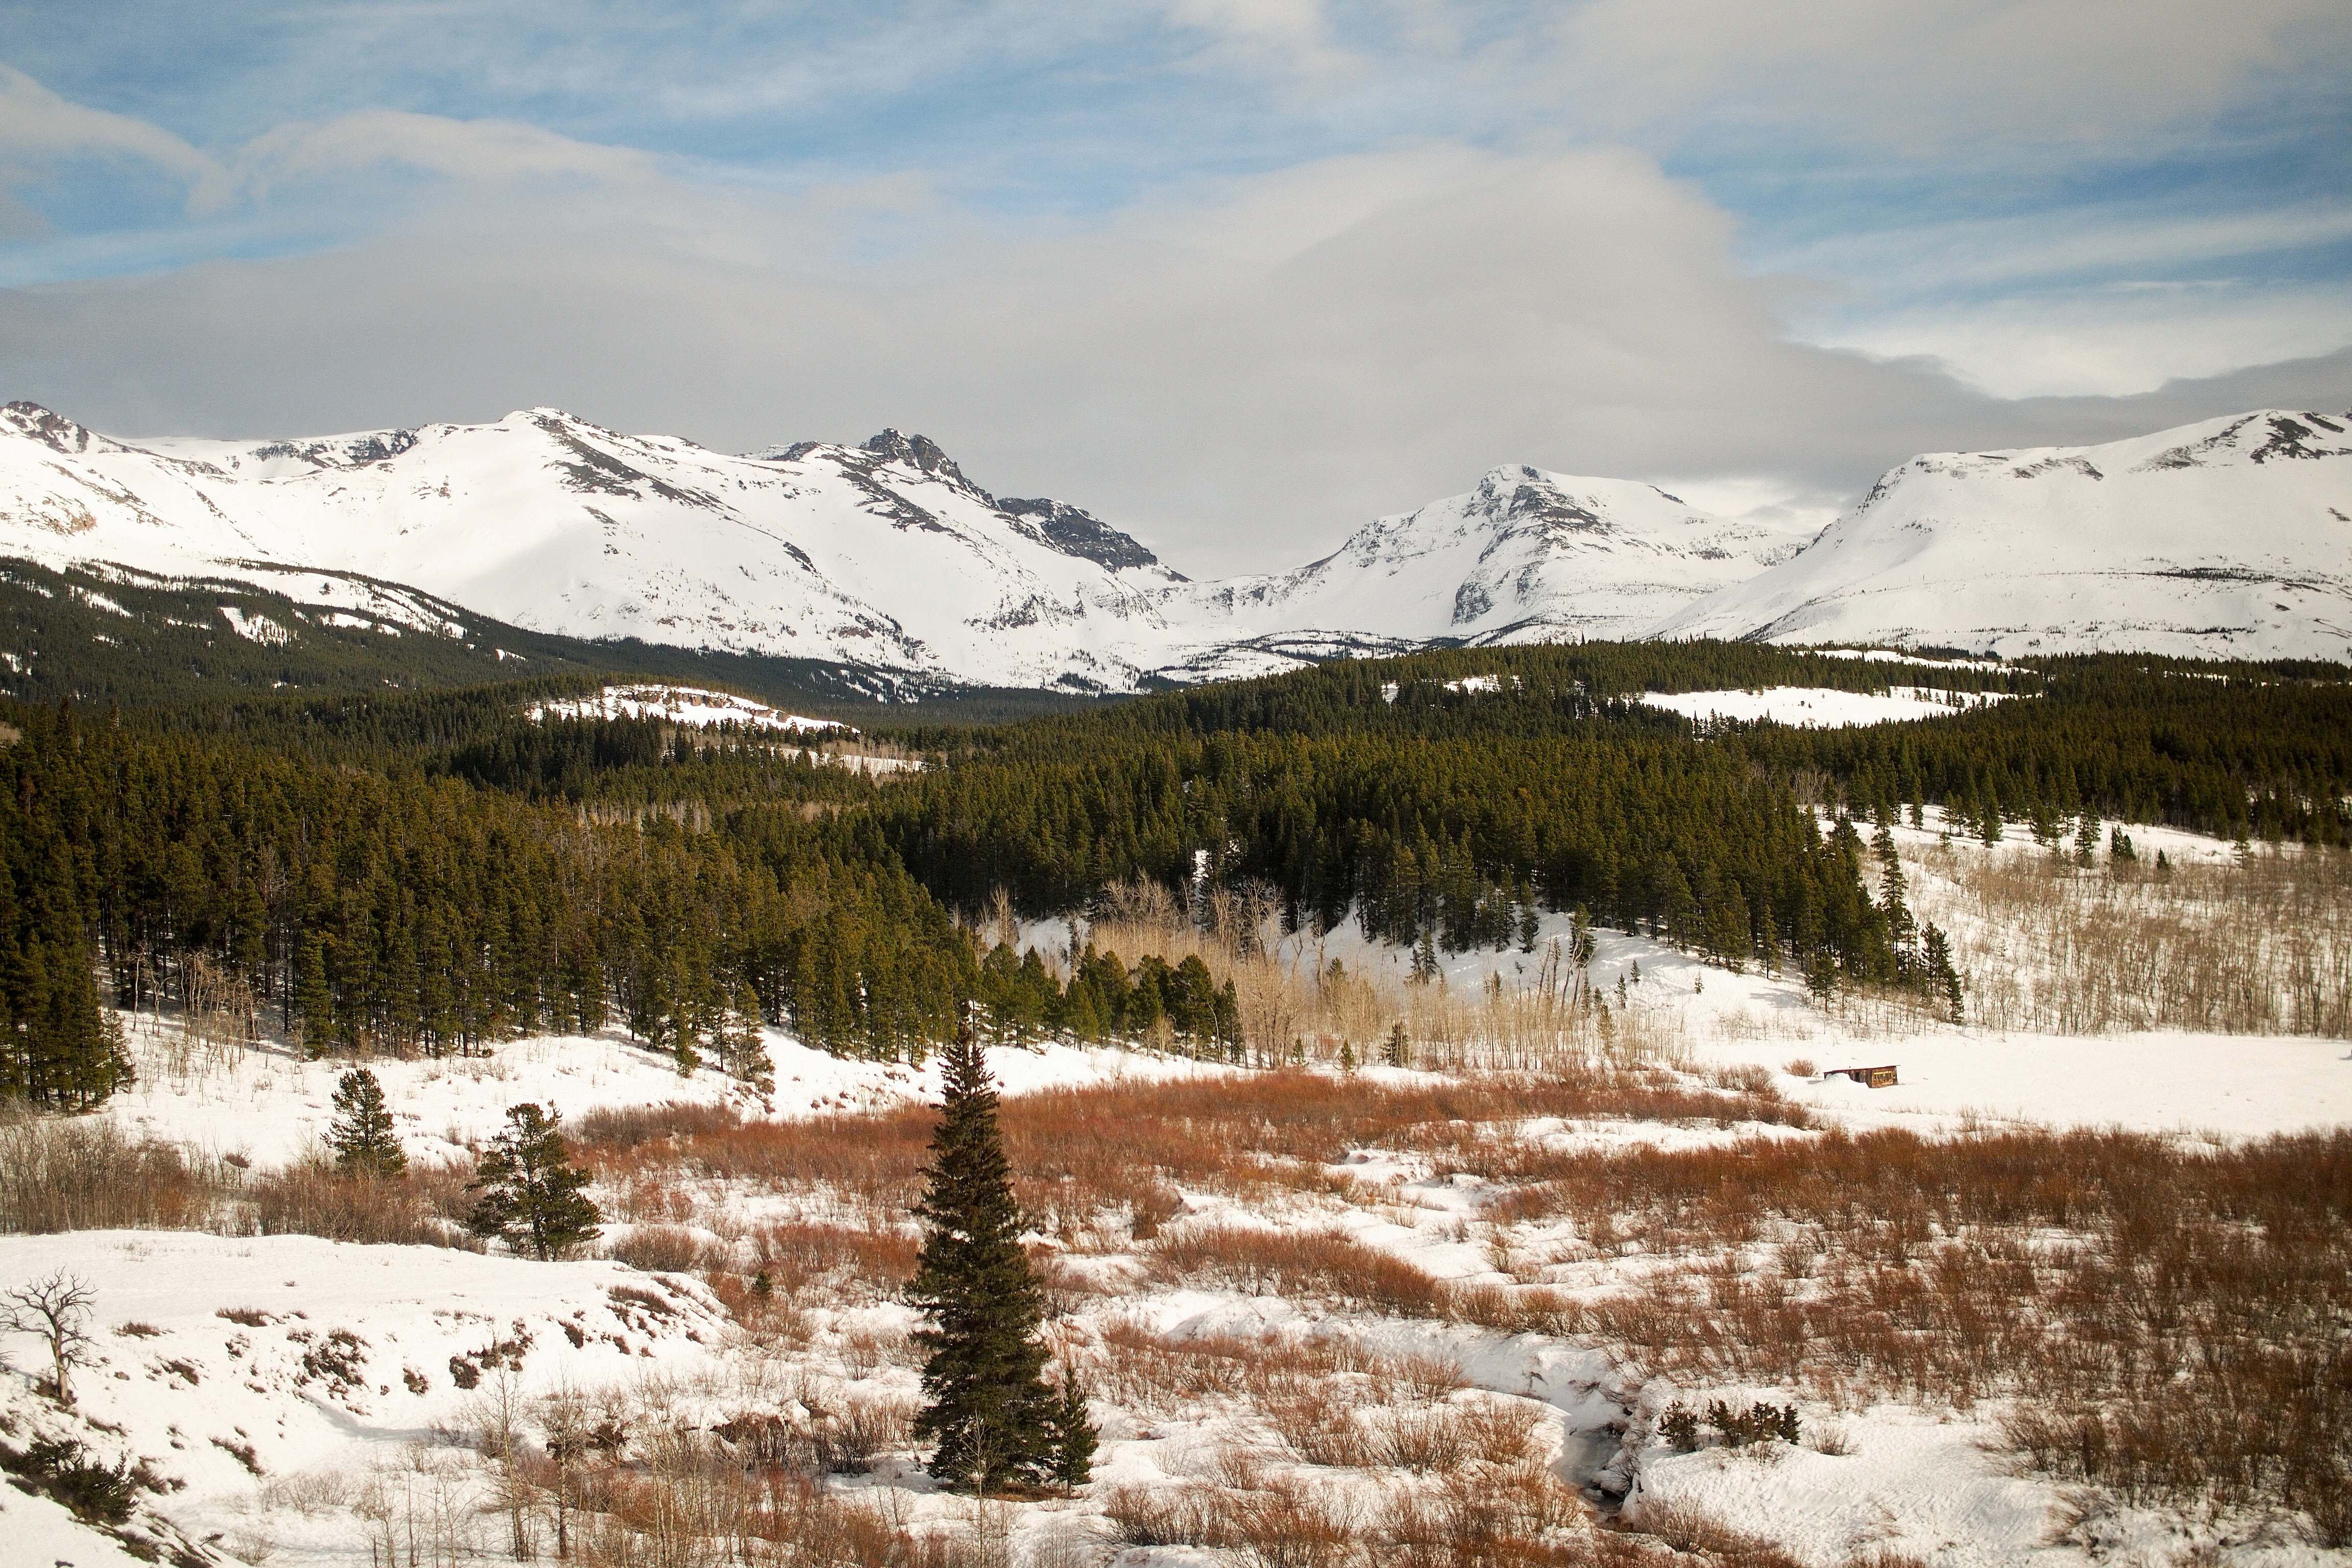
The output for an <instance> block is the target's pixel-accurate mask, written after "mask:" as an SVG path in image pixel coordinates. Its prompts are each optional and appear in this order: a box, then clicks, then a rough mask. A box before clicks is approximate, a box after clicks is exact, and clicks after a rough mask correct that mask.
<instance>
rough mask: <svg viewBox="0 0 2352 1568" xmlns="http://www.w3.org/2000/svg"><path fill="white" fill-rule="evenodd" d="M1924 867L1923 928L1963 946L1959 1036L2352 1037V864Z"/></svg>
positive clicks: (2292, 854)
mask: <svg viewBox="0 0 2352 1568" xmlns="http://www.w3.org/2000/svg"><path fill="white" fill-rule="evenodd" d="M1921 867H1922V868H1923V869H1924V870H1925V871H1926V872H1927V875H1926V876H1924V877H1921V878H1918V879H1916V887H1915V889H1914V892H1915V901H1916V903H1917V905H1918V908H1919V912H1920V914H1921V916H1922V917H1923V918H1926V919H1930V920H1934V921H1938V922H1940V923H1943V924H1946V925H1949V926H1954V927H1957V928H1959V929H1962V930H1965V931H1969V932H1970V933H1972V934H1970V935H1969V937H1968V939H1967V940H1966V941H1965V942H1964V943H1963V947H1962V952H1961V955H1960V961H1961V966H1962V968H1963V969H1964V970H1965V971H1966V972H1967V976H1968V984H1969V1003H1968V1006H1969V1019H1970V1021H1971V1022H1974V1023H1979V1024H1984V1025H1987V1026H1990V1027H1993V1028H1998V1029H2031V1030H2037V1031H2045V1032H2049V1033H2053V1034H2063V1035H2085V1034H2099V1033H2105V1032H2109V1031H2114V1030H2123V1029H2198V1030H2211V1031H2215V1032H2219V1033H2223V1034H2267V1035H2325V1036H2329V1037H2335V1038H2338V1039H2341V1038H2345V1037H2352V853H2347V852H2346V851H2344V850H2341V849H2328V848H2323V847H2303V848H2297V849H2288V850H2277V851H2266V852H2262V853H2255V854H2249V855H2246V856H2243V857H2242V858H2240V860H2239V861H2238V862H2237V863H2235V864H2227V865H2211V864H2202V863H2199V864H2184V865H2179V866H2172V867H2168V868H2166V869H2164V870H2162V871H2158V869H2156V868H2155V867H2154V866H2153V865H2152V864H2151V863H2149V862H2147V861H2144V860H2131V861H2122V862H2117V861H2114V860H2109V861H2108V862H2106V863H2105V864H2104V865H2102V866H2100V867H2099V868H2095V869H2092V868H2082V867H2078V866H2076V865H2074V863H2073V862H2072V861H2070V860H2068V859H2067V858H2064V857H2063V856H2061V855H2056V854H2052V855H2047V856H2034V855H2000V856H1987V855H1980V854H1976V853H1973V852H1971V853H1966V854H1963V853H1960V852H1957V851H1955V850H1953V849H1950V848H1948V847H1933V848H1930V849H1929V850H1928V851H1927V855H1926V856H1925V857H1924V858H1923V859H1922V861H1921ZM1956 917H1957V918H1956Z"/></svg>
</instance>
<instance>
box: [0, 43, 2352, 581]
mask: <svg viewBox="0 0 2352 1568" xmlns="http://www.w3.org/2000/svg"><path fill="white" fill-rule="evenodd" d="M2347 84H2352V6H2347V5H2344V4H2343V0H2236V3H2234V4H2231V5H2220V4H2217V3H2215V0H2031V3H2011V0H1904V3H1903V4H1899V5H1897V4H1890V3H1888V0H1805V3H1792V0H1556V3H1553V4H1527V5H1521V4H1507V3H1497V4H1478V3H1469V0H1465V3H1456V0H1360V3H1359V4H1353V5H1339V4H1327V3H1325V0H1065V3H1061V4H1037V3H1031V0H956V3H947V0H912V3H903V4H902V3H894V0H865V3H862V4H859V5H842V4H833V5H824V4H800V3H793V0H707V3H704V4H699V5H690V6H689V5H675V4H651V3H644V0H502V3H499V4H478V3H472V0H216V3H215V4H213V5H204V6H192V5H185V4H182V3H179V0H91V4H89V5H79V6H61V5H55V4H29V3H22V0H0V399H7V398H16V397H22V398H28V399H31V400H33V401H36V402H39V403H42V404H45V405H48V406H50V407H53V408H56V409H58V411H59V412H62V413H65V414H68V415H69V416H73V417H75V418H77V419H79V420H81V421H82V422H83V423H85V424H87V425H89V426H93V427H95V428H98V429H100V430H105V431H109V432H110V433H114V434H119V435H125V436H141V435H166V434H194V435H209V436H220V437H238V436H289V435H298V434H300V435H310V434H325V433H330V432H336V431H343V430H355V429H368V428H379V427H383V426H396V425H415V424H420V423H425V422H431V421H438V420H455V421H467V420H481V419H492V418H496V417H498V416H500V415H502V414H504V413H506V412H508V411H509V410H510V409H514V408H519V407H529V406H538V405H555V406H561V407H563V408H567V409H570V410H571V411H572V412H574V413H577V414H580V415H582V416H586V417H588V418H590V419H593V420H595V421H598V422H600V423H602V424H604V425H608V426H614V427H615V428H620V429H626V430H631V431H636V432H645V433H652V432H658V433H662V434H667V435H677V436H683V437H689V438H691V439H693V440H696V441H699V442H702V443H704V444H705V445H708V446H711V447H721V448H725V449H730V450H743V449H751V448H755V447H763V446H768V445H771V444H774V443H780V442H786V441H793V440H799V439H822V440H852V441H854V440H858V439H862V438H863V437H866V436H867V435H870V434H871V433H873V432H874V431H875V430H877V429H879V428H881V427H882V426H898V427H900V428H902V429H906V430H909V431H921V432H923V433H925V434H928V435H929V436H931V437H933V438H935V439H936V440H938V441H939V442H940V444H941V445H942V446H943V447H946V448H947V450H948V451H949V452H950V453H951V454H952V455H954V456H955V457H956V458H958V459H959V461H960V462H961V465H962V467H963V468H964V469H965V471H966V472H967V473H969V474H971V476H972V477H973V478H974V479H976V480H978V481H979V482H980V483H982V484H984V485H987V486H988V487H990V488H992V489H995V490H997V491H998V492H999V493H1003V494H1012V495H1051V496H1055V497H1056V498H1059V499H1062V500H1068V501H1070V502H1073V503H1075V504H1077V505H1080V506H1085V507H1087V508H1089V509H1090V510H1094V511H1096V512H1097V514H1099V515H1101V516H1103V517H1105V518H1107V519H1109V520H1110V521H1114V522H1116V523H1118V524H1119V525H1120V526H1123V527H1126V528H1128V529H1129V530H1130V531H1133V532H1135V533H1136V534H1138V535H1139V537H1141V538H1143V539H1144V540H1146V541H1147V542H1150V543H1151V544H1152V545H1153V546H1154V547H1155V548H1157V549H1159V550H1160V552H1161V553H1162V554H1163V555H1164V556H1165V557H1167V558H1168V559H1169V560H1170V562H1171V564H1174V565H1176V566H1178V567H1179V568H1180V569H1181V570H1184V571H1187V572H1190V573H1192V574H1195V575H1209V574H1225V573H1232V572H1242V571H1257V570H1272V569H1276V568H1280V567H1285V566H1288V565H1293V564H1296V563H1298V562H1300V561H1303V560H1305V559H1307V558H1309V557H1311V556H1313V555H1316V554H1319V553H1321V552H1324V551H1326V550H1328V549H1329V548H1330V547H1331V546H1332V545H1334V544H1335V543H1336V542H1338V541H1339V539H1340V538H1341V537H1342V536H1344V535H1345V534H1346V533H1347V532H1348V531H1349V530H1351V529H1352V528H1354V527H1355V526H1357V525H1358V524H1360V523H1361V522H1362V521H1365V520H1367V519H1369V518H1370V517H1372V516H1375V515H1379V514H1382V513H1388V512H1395V511H1401V510H1409V509H1411V508H1412V507H1416V506H1419V505H1421V504H1423V503H1424V502H1426V501H1428V500H1433V499H1435V498H1437V497H1440V496H1444V495H1450V494H1456V493H1460V492H1462V491H1464V490H1466V489H1470V488H1472V487H1473V486H1474V485H1475V483H1476V481H1477V479H1478V477H1479V476H1480V475H1481V474H1482V473H1483V472H1485V471H1486V469H1488V468H1493V467H1496V466H1497V465H1501V464H1516V463H1531V464H1534V465H1536V466H1538V467H1540V468H1550V469H1555V470H1559V471H1562V472H1567V473H1584V474H1601V475H1612V476H1620V477H1626V478H1633V479H1645V480H1649V481H1651V482H1654V483H1658V484H1661V485H1664V487H1666V488H1667V489H1672V490H1674V491H1675V493H1676V494H1677V495H1681V496H1684V497H1685V498H1686V499H1688V500H1692V501H1694V502H1695V503H1696V504H1699V505H1702V506H1707V507H1711V508H1714V509H1716V510H1722V511H1725V512H1727V513H1730V514H1733V515H1752V516H1757V517H1759V518H1761V517H1780V518H1788V519H1801V520H1808V521H1810V520H1813V519H1818V520H1820V521H1828V519H1829V518H1830V517H1832V516H1833V515H1834V514H1835V511H1836V510H1838V509H1839V508H1840V507H1842V506H1843V505H1845V504H1847V503H1849V502H1850V501H1851V500H1853V499H1854V498H1855V497H1856V496H1857V495H1858V494H1859V493H1860V492H1862V491H1863V490H1864V489H1866V488H1867V486H1868V485H1869V483H1870V481H1871V479H1873V478H1874V476H1875V475H1876V474H1877V473H1879V472H1881V471H1883V470H1884V469H1885V468H1888V467H1891V466H1893V465H1894V464H1896V463H1899V462H1901V461H1902V460H1903V459H1905V458H1907V457H1909V456H1910V455H1912V454H1913V453H1915V452H1918V451H1926V450H1948V449H1954V448H1981V447H1995V446H2015V445H2034V444H2053V443H2073V442H2084V441H2095V440H2103V439H2111V438H2114V437H2121V436H2125V435H2131V434H2137V433H2142V432H2145V431H2148V430H2154V429H2158V428H2163V427H2166V426H2171V425H2177V424H2181V423H2186V422H2189V421H2191V420H2195V419H2200V418H2206V417H2210V416H2216V415H2220V414H2224V413H2230V412H2234V411H2239V410H2242V409H2246V408H2251V407H2259V406H2289V407H2306V408H2320V409H2328V410H2343V409H2346V408H2347V407H2352V153H2347V148H2352V85H2347Z"/></svg>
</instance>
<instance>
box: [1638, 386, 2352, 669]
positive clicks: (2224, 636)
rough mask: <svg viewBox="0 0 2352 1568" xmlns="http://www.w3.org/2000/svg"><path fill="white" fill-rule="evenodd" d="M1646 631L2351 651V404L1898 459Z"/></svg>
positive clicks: (2325, 653)
mask: <svg viewBox="0 0 2352 1568" xmlns="http://www.w3.org/2000/svg"><path fill="white" fill-rule="evenodd" d="M1649 630H1650V635H1652V636H1656V637H1757V638H1764V639H1768V640H1770V641H1774V642H1806V643H1811V642H1846V643H1892V644H1900V645H1908V646H1914V647H1918V646H1937V647H1965V648H1970V649H1975V650H1979V651H1982V652H1990V653H2000V654H2003V655H2008V656H2012V657H2014V656H2017V655H2022V654H2033V653H2066V652H2081V651H2090V650H2094V649H2121V648H2130V649H2143V650H2146V651H2148V652H2153V653H2168V654H2179V655H2187V656H2200V657H2205V658H2326V659H2338V660H2341V659H2346V658H2352V416H2329V415H2322V414H2311V413H2294V412H2286V411H2282V410H2277V409H2267V410H2260V411H2257V412H2254V413H2251V414H2242V415H2236V416H2231V417H2228V418H2223V419H2213V420H2208V421H2206V422H2204V423H2202V424H2198V425H2188V426H2181V427H2179V428H2178V429H2173V430H2166V431H2160V432H2158V434H2156V435H2152V436H2143V437H2134V438H2132V439H2130V440H2124V441H2113V442H2108V443H2106V444H2105V445H2102V446H2095V447H2040V448H2033V449H2028V450H2020V451H2011V452H1942V453H1934V454H1930V455H1927V456H1924V457H1918V458H1912V459H1911V460H1910V461H1909V462H1907V463H1905V464H1903V465H1902V466H1901V467H1900V468H1895V469H1893V470H1891V471H1890V472H1889V473H1887V474H1886V475H1885V478H1883V479H1880V480H1879V481H1878V483H1877V485H1876V486H1875V487H1874V489H1872V490H1871V492H1870V494H1869V496H1868V497H1867V498H1866V499H1865V500H1864V501H1863V502H1862V504H1861V505H1860V506H1858V507H1856V508H1855V509H1854V510H1853V511H1852V512H1850V513H1848V514H1847V515H1846V516H1845V517H1843V518H1841V519H1840V520H1839V521H1837V522H1835V523H1834V524H1832V526H1831V527H1829V528H1828V529H1826V530H1824V531H1822V536H1821V538H1820V539H1819V540H1818V541H1816V542H1814V543H1812V544H1811V545H1809V546H1808V547H1807V548H1806V549H1805V550H1804V551H1802V552H1801V553H1799V554H1798V555H1797V556H1795V557H1794V558H1793V559H1791V560H1790V561H1788V562H1785V563H1782V564H1780V565H1779V566H1776V567H1774V568H1772V569H1771V570H1770V571H1768V572H1765V573H1763V574H1759V575H1758V576H1757V577H1755V578H1753V579H1752V580H1750V581H1748V582H1746V583H1742V584H1738V585H1737V586H1734V587H1731V588H1727V589H1725V590H1723V591H1721V592H1719V593H1717V594H1714V595H1710V596H1709V597H1707V598H1706V599H1703V600H1701V601H1700V602H1698V603H1697V604H1695V605H1690V606H1689V607H1688V608H1686V609H1684V610H1682V611H1680V612H1678V613H1676V614H1675V615H1672V616H1666V617H1664V619H1663V620H1661V621H1660V622H1659V623H1658V624H1657V625H1655V626H1653V627H1651V628H1649Z"/></svg>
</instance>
